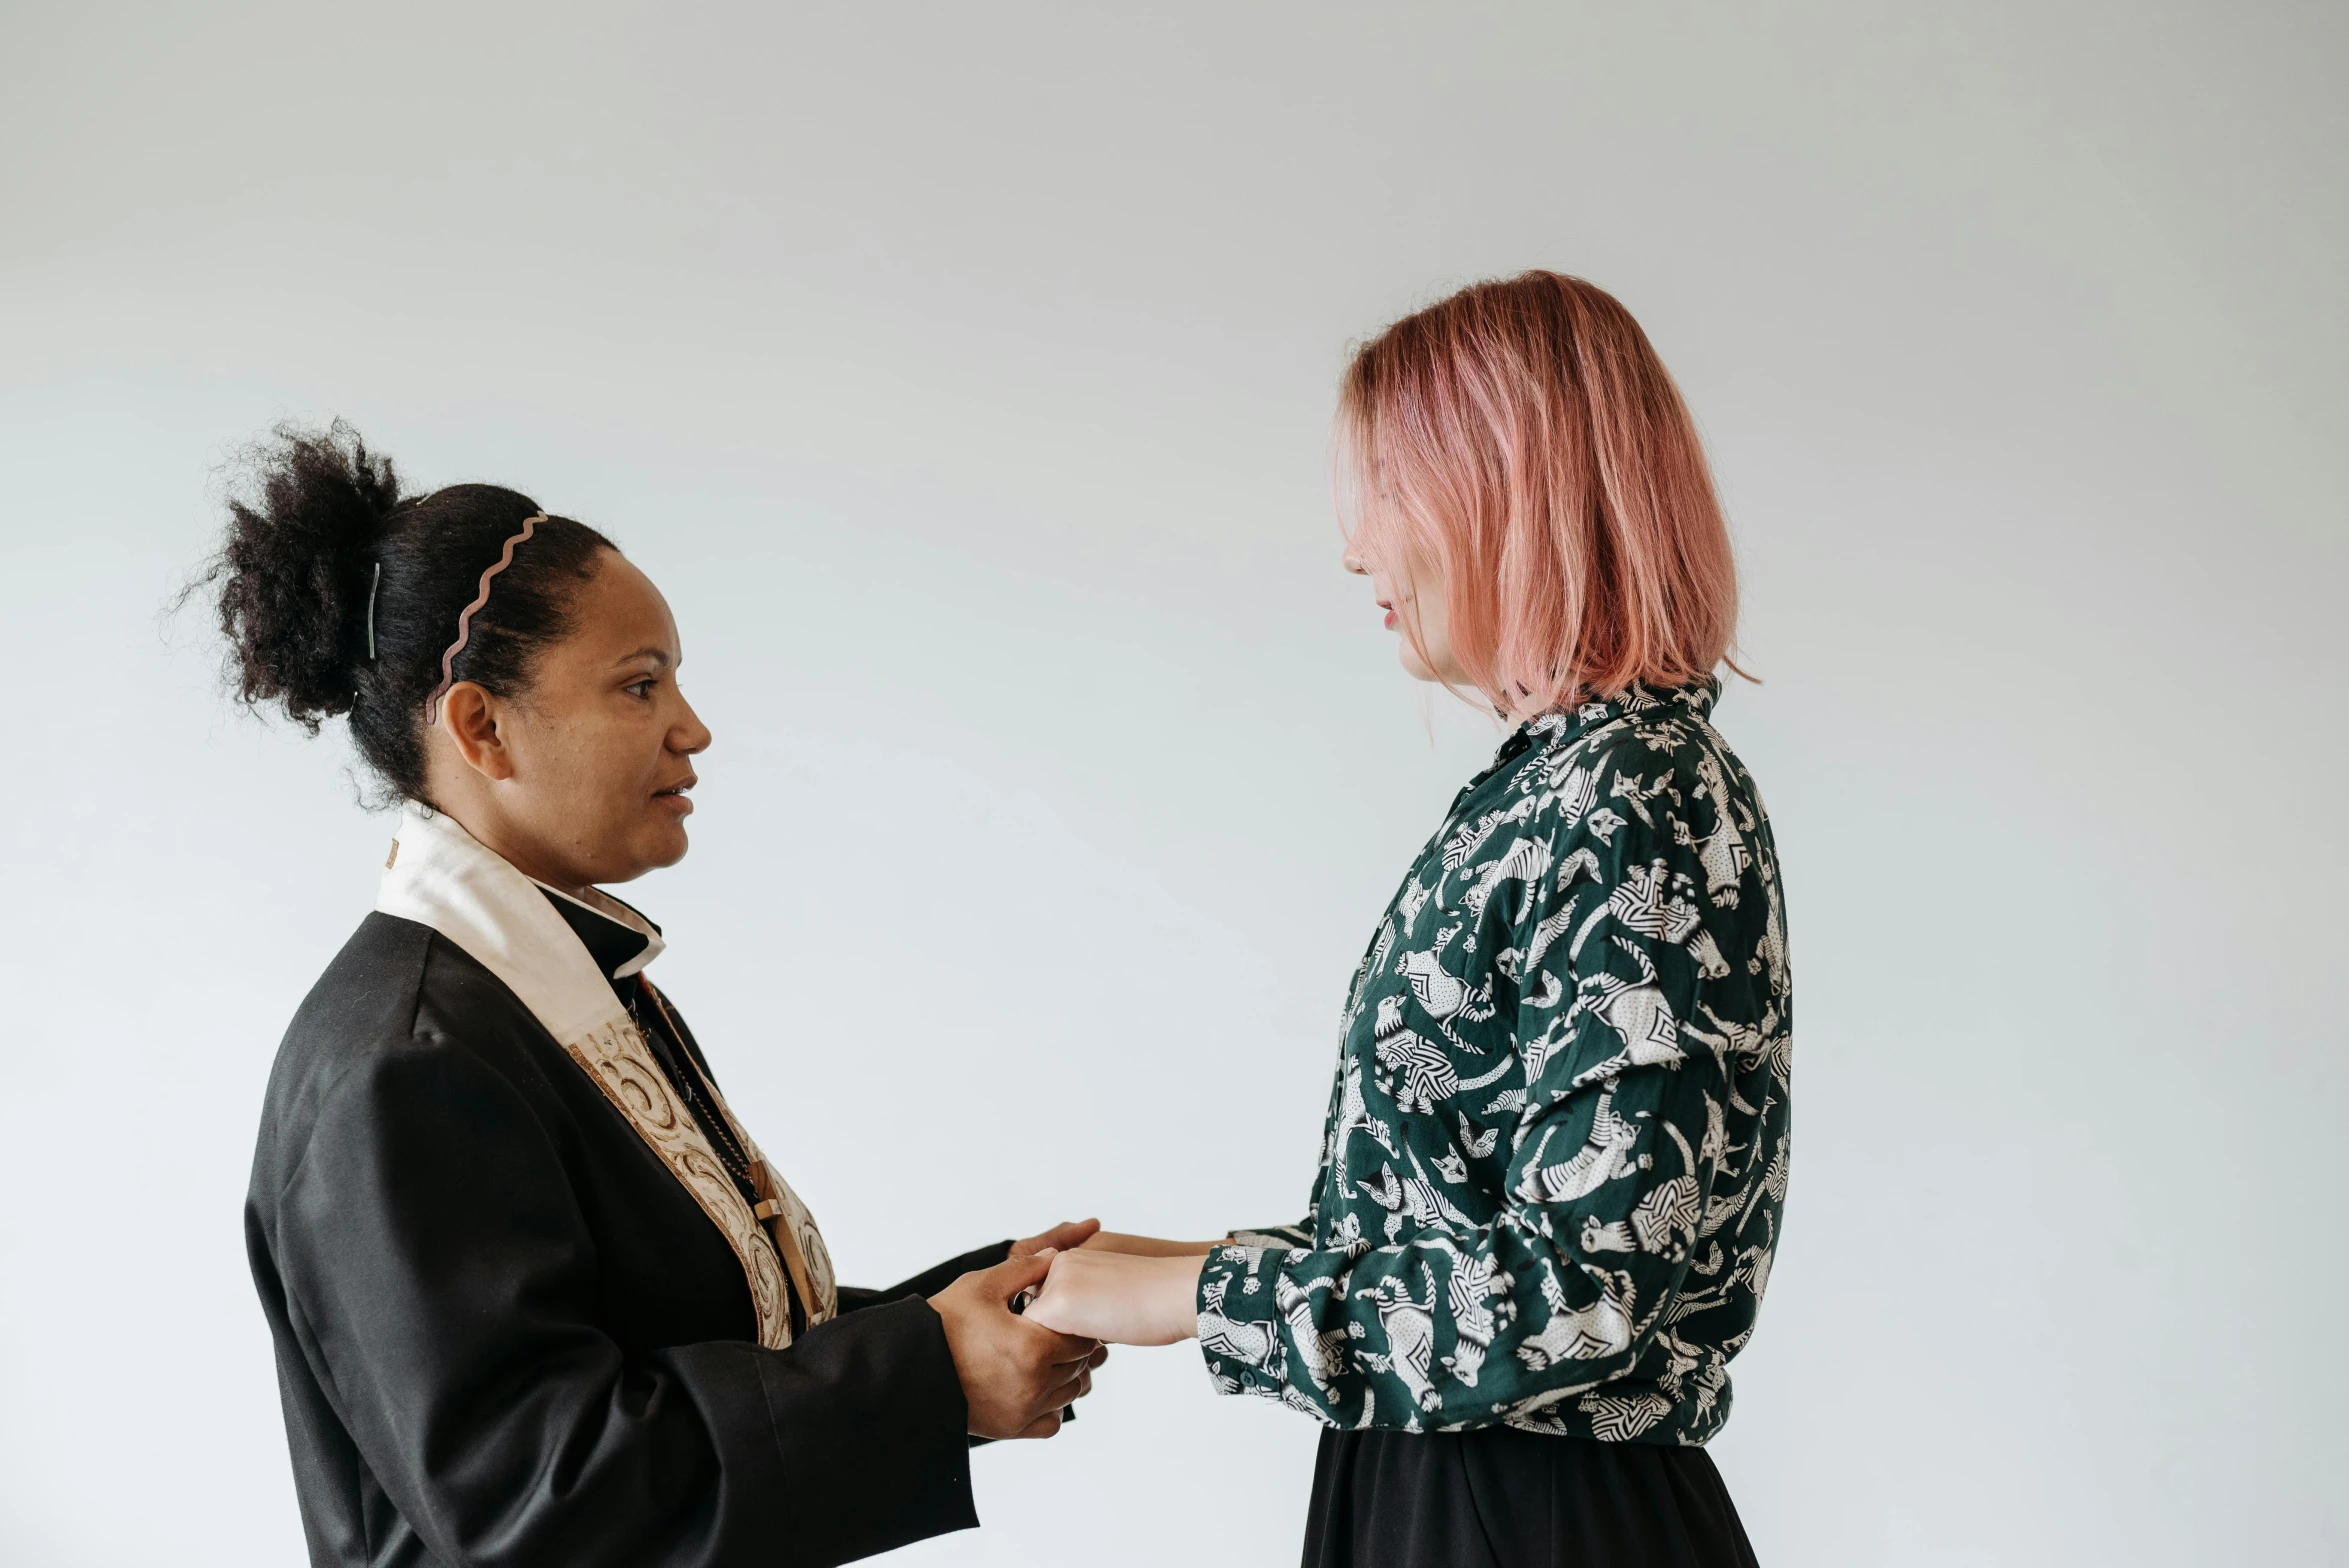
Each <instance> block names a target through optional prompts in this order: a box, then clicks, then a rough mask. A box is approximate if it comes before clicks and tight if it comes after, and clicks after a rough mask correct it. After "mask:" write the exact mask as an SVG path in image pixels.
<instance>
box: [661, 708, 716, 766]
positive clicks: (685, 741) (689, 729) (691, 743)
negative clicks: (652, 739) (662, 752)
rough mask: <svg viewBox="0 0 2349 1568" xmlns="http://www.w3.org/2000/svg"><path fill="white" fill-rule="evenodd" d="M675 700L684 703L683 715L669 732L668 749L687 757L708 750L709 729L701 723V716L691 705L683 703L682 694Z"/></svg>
mask: <svg viewBox="0 0 2349 1568" xmlns="http://www.w3.org/2000/svg"><path fill="white" fill-rule="evenodd" d="M677 700H678V701H679V702H681V703H684V705H685V714H684V716H683V717H682V718H680V719H679V720H678V721H677V723H676V724H675V725H674V726H673V727H672V728H671V729H670V731H669V749H670V750H671V751H674V752H677V753H678V754H680V755H682V756H687V757H690V756H693V755H695V754H696V753H698V752H704V751H707V750H709V749H710V727H709V726H708V725H707V724H704V723H702V721H701V715H700V714H698V713H696V712H694V711H693V704H692V703H690V702H685V698H684V696H683V695H682V694H680V695H679V696H678V699H677Z"/></svg>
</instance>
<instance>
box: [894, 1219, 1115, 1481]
mask: <svg viewBox="0 0 2349 1568" xmlns="http://www.w3.org/2000/svg"><path fill="white" fill-rule="evenodd" d="M1057 1256H1060V1254H1058V1253H1055V1252H1052V1251H1049V1250H1047V1251H1044V1252H1039V1253H1037V1254H1036V1255H1035V1256H1034V1257H1030V1258H1014V1259H1012V1260H1011V1261H1009V1262H1007V1263H998V1264H997V1265H995V1267H993V1268H991V1269H980V1270H978V1271H977V1272H975V1273H970V1274H965V1275H964V1276H963V1277H962V1278H960V1279H958V1280H956V1281H955V1282H954V1283H953V1284H951V1285H949V1286H947V1287H946V1288H945V1289H944V1290H942V1291H940V1292H938V1294H937V1295H935V1296H932V1297H931V1298H930V1305H931V1307H932V1308H933V1309H934V1310H935V1311H936V1312H937V1314H938V1316H939V1319H940V1320H941V1321H942V1322H944V1324H945V1325H946V1348H947V1350H948V1351H949V1353H951V1354H952V1355H953V1357H954V1372H955V1376H956V1377H958V1378H960V1379H961V1380H962V1394H963V1400H964V1402H965V1403H966V1404H967V1405H968V1406H969V1407H970V1422H969V1426H970V1431H971V1433H972V1435H973V1436H976V1437H1050V1436H1051V1435H1052V1434H1053V1433H1055V1432H1057V1431H1059V1430H1060V1412H1061V1408H1062V1407H1063V1406H1065V1405H1067V1404H1069V1403H1070V1402H1071V1401H1073V1400H1078V1399H1082V1398H1083V1397H1084V1396H1085V1395H1087V1394H1089V1393H1091V1392H1092V1391H1093V1368H1095V1367H1097V1366H1099V1365H1101V1363H1102V1362H1103V1361H1105V1360H1107V1359H1108V1357H1109V1352H1108V1351H1106V1350H1104V1349H1102V1348H1101V1345H1100V1344H1099V1342H1098V1341H1096V1340H1094V1339H1091V1338H1079V1337H1076V1336H1072V1335H1068V1334H1060V1333H1055V1332H1054V1331H1053V1330H1052V1329H1050V1328H1048V1327H1046V1326H1045V1325H1043V1324H1040V1323H1038V1322H1036V1321H1035V1320H1034V1319H1033V1318H1025V1317H1019V1316H1016V1315H1014V1314H1013V1312H1012V1310H1011V1299H1012V1298H1013V1297H1014V1296H1016V1295H1018V1294H1019V1293H1020V1292H1021V1291H1023V1290H1026V1289H1027V1288H1028V1287H1029V1286H1031V1285H1035V1284H1039V1283H1041V1282H1042V1281H1043V1279H1044V1276H1045V1274H1046V1273H1048V1272H1049V1271H1050V1269H1051V1267H1052V1260H1053V1259H1054V1258H1055V1257H1057Z"/></svg>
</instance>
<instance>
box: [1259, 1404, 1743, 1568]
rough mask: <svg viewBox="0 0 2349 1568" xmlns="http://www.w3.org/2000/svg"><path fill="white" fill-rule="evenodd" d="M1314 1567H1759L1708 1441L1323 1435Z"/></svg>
mask: <svg viewBox="0 0 2349 1568" xmlns="http://www.w3.org/2000/svg"><path fill="white" fill-rule="evenodd" d="M1305 1568H1754V1552H1753V1548H1752V1547H1751V1546H1749V1545H1747V1544H1746V1538H1745V1527H1744V1526H1743V1525H1741V1524H1740V1523H1738V1519H1737V1509H1736V1507H1735V1506H1734V1505H1733V1504H1732V1503H1731V1502H1730V1501H1729V1492H1728V1490H1727V1488H1725V1487H1723V1486H1722V1484H1721V1472H1720V1471H1718V1470H1716V1469H1714V1468H1713V1461H1712V1459H1711V1457H1710V1456H1709V1455H1707V1454H1706V1453H1705V1451H1704V1450H1703V1449H1701V1448H1677V1447H1667V1446H1663V1445H1660V1444H1653V1443H1600V1442H1593V1441H1591V1440H1589V1439H1587V1438H1579V1437H1543V1436H1541V1435H1539V1434H1537V1433H1533V1432H1520V1431H1517V1430H1515V1429H1514V1428H1511V1427H1485V1428H1483V1429H1481V1430H1478V1431H1474V1432H1436V1433H1429V1434H1426V1435H1421V1434H1419V1433H1414V1432H1336V1431H1325V1432H1323V1433H1322V1434H1321V1459H1320V1462H1319V1463H1318V1464H1317V1465H1316V1466H1315V1467H1314V1472H1313V1506H1312V1509H1311V1510H1310V1512H1309V1513H1308V1514H1307V1515H1306V1521H1305Z"/></svg>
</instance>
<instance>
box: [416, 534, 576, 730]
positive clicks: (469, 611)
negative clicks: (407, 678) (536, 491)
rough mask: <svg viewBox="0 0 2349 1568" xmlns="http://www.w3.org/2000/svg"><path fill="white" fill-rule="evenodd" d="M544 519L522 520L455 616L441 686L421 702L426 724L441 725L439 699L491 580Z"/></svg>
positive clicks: (485, 600)
mask: <svg viewBox="0 0 2349 1568" xmlns="http://www.w3.org/2000/svg"><path fill="white" fill-rule="evenodd" d="M546 520H547V516H546V513H544V512H541V513H539V514H538V515H537V516H536V517H525V518H524V519H522V531H521V532H520V533H518V534H516V535H514V537H512V538H511V539H508V540H507V541H506V547H505V548H504V549H503V550H500V551H499V552H498V558H497V560H495V561H494V562H492V563H491V564H490V568H489V570H487V571H485V572H483V573H482V574H481V592H479V593H477V594H475V595H474V596H473V602H472V603H471V604H469V605H467V606H465V613H464V614H462V615H460V616H458V617H457V640H456V641H455V642H453V643H450V644H449V651H448V652H446V653H444V654H442V655H441V656H440V684H439V685H438V686H435V687H433V688H432V695H431V696H430V697H428V698H426V699H425V701H424V717H425V722H427V723H431V724H437V723H439V722H440V700H441V698H443V697H445V696H447V695H448V691H449V687H451V686H452V685H454V684H456V663H457V655H458V654H460V653H463V652H464V651H465V643H466V641H467V640H468V639H469V638H471V637H472V635H473V612H474V611H476V610H478V609H480V608H481V607H482V606H483V605H485V604H487V603H489V581H490V579H491V578H493V577H495V576H497V574H498V573H500V572H502V571H504V570H505V569H506V568H507V567H509V566H511V565H513V564H514V550H515V547H516V546H518V545H520V544H521V543H522V541H523V540H525V539H528V538H529V537H530V536H531V535H532V534H533V533H536V532H537V531H538V525H539V524H540V523H543V522H545V521H546Z"/></svg>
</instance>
